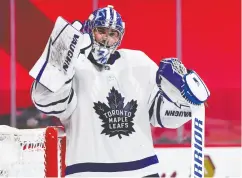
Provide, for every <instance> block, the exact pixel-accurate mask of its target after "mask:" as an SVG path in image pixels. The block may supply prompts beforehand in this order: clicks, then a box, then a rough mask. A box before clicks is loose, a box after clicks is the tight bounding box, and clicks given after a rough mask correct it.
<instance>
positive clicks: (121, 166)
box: [31, 49, 193, 177]
mask: <svg viewBox="0 0 242 178" xmlns="http://www.w3.org/2000/svg"><path fill="white" fill-rule="evenodd" d="M83 56H84V55H81V56H79V58H78V60H77V61H76V64H75V75H74V77H73V79H71V80H69V81H67V82H66V83H65V85H64V86H63V87H62V88H61V89H60V90H58V91H57V92H51V91H49V90H48V89H47V88H45V87H44V86H43V85H41V84H40V83H38V82H34V84H33V86H32V92H31V94H32V100H33V103H34V104H35V106H36V108H37V109H38V110H40V111H42V112H43V113H45V114H47V115H52V116H56V117H58V118H60V120H61V121H62V123H63V124H64V126H65V129H66V133H67V155H66V166H67V168H66V175H67V176H70V177H71V176H78V177H89V176H90V177H91V176H97V177H99V176H105V177H118V176H124V177H132V176H135V177H144V176H147V175H152V174H157V173H158V172H160V171H161V170H159V167H158V163H159V161H158V158H157V156H156V155H155V152H154V148H153V142H152V135H151V128H150V123H151V124H152V125H153V126H155V127H165V128H178V127H180V126H181V125H182V124H184V123H185V122H187V121H189V120H190V119H191V118H192V114H193V112H192V109H191V108H190V106H189V104H188V103H186V102H179V101H177V102H173V101H171V100H170V99H169V97H168V96H167V95H166V94H165V93H162V92H160V90H159V88H158V87H157V85H156V71H157V70H158V66H157V65H156V64H155V63H154V62H153V61H152V60H151V59H149V58H148V57H147V56H146V55H145V54H144V53H143V52H141V51H136V50H127V49H120V50H117V51H116V52H115V53H114V54H113V58H115V60H113V61H112V60H111V59H112V58H111V59H110V61H109V62H108V64H106V65H105V66H104V67H98V66H96V65H94V64H93V63H92V60H90V59H88V58H87V56H86V57H83Z"/></svg>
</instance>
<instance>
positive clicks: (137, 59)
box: [118, 49, 152, 65]
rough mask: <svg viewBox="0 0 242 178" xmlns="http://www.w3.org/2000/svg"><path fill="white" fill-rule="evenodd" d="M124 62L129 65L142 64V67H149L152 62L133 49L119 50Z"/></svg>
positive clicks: (143, 54) (142, 53) (141, 52)
mask: <svg viewBox="0 0 242 178" xmlns="http://www.w3.org/2000/svg"><path fill="white" fill-rule="evenodd" d="M118 52H119V54H120V56H121V58H122V60H125V61H126V62H128V63H129V64H131V65H132V64H135V65H137V64H140V65H148V64H149V63H150V62H152V60H151V59H150V58H149V57H148V56H147V55H146V54H145V53H144V52H143V51H140V50H132V49H119V50H118Z"/></svg>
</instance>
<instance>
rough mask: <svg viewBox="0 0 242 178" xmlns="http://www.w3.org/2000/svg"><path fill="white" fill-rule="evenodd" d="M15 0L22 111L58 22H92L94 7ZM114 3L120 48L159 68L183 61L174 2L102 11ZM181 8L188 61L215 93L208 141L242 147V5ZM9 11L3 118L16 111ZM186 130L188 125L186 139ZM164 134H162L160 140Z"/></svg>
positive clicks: (125, 3) (229, 0)
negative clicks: (167, 60)
mask: <svg viewBox="0 0 242 178" xmlns="http://www.w3.org/2000/svg"><path fill="white" fill-rule="evenodd" d="M15 2H16V55H17V56H16V57H17V66H16V72H17V83H16V86H17V106H18V107H29V106H31V105H32V103H31V100H30V95H29V88H30V85H31V82H32V79H31V78H30V77H29V75H28V71H29V70H30V68H31V67H32V66H33V64H34V62H35V61H36V60H37V59H38V57H39V56H40V54H41V53H42V50H43V49H44V46H45V44H46V42H47V39H48V36H49V34H50V32H51V30H52V27H53V24H54V21H55V19H56V17H57V16H60V15H61V16H63V17H64V18H66V19H67V20H69V21H72V20H77V19H78V20H85V19H86V18H88V16H89V14H90V13H91V12H92V9H93V4H92V1H80V0H68V1H66V0H48V1H46V0H19V1H15ZM108 4H112V5H114V7H115V9H116V10H118V11H119V12H120V14H121V15H122V17H123V20H124V21H125V22H126V33H125V36H124V40H123V42H122V45H121V47H123V48H131V49H139V50H142V51H144V52H145V53H146V54H147V55H148V56H149V57H150V58H152V59H153V60H154V61H155V62H157V63H158V62H159V61H160V60H161V59H162V58H164V57H171V56H172V57H174V56H176V1H175V0H132V1H131V0H115V1H114V0H99V1H98V6H99V7H104V6H106V5H108ZM181 5H182V14H181V19H182V27H181V31H182V61H183V63H184V64H185V66H187V67H188V68H192V69H194V70H195V71H197V72H198V73H199V75H200V76H201V77H202V78H203V79H204V81H205V82H206V83H207V85H208V87H209V89H210V91H211V97H210V99H209V101H208V104H209V107H208V108H207V113H206V117H207V125H206V127H207V133H206V136H207V138H208V142H209V143H214V144H216V143H226V144H229V143H240V134H241V130H240V124H241V120H240V118H241V103H240V99H241V74H240V71H241V56H240V49H241V46H240V39H241V36H240V35H241V34H240V31H241V19H240V17H241V16H240V7H241V5H240V0H212V1H211V0H203V1H194V0H182V4H181ZM9 11H10V10H9V1H8V0H5V1H0V81H1V83H0V101H1V108H0V114H6V113H9V112H10V92H9V91H10V81H11V80H10V22H9V19H10V16H9V13H10V12H9ZM186 130H187V131H189V123H188V124H186V127H185V133H184V134H186ZM165 131H166V130H162V131H161V130H157V131H155V132H154V135H156V134H157V135H159V134H160V132H165ZM167 132H170V131H167ZM221 134H222V136H221ZM171 135H172V134H171ZM172 136H173V135H172Z"/></svg>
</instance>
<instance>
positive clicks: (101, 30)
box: [94, 27, 120, 38]
mask: <svg viewBox="0 0 242 178" xmlns="http://www.w3.org/2000/svg"><path fill="white" fill-rule="evenodd" d="M94 32H95V33H99V34H100V35H107V36H110V37H114V38H119V37H120V33H119V32H118V31H117V30H115V29H110V28H106V27H97V28H95V29H94Z"/></svg>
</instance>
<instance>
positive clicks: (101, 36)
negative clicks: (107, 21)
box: [93, 27, 121, 48]
mask: <svg viewBox="0 0 242 178" xmlns="http://www.w3.org/2000/svg"><path fill="white" fill-rule="evenodd" d="M93 36H94V39H95V41H96V42H97V43H99V44H100V45H101V46H103V47H106V48H110V47H112V46H115V45H116V44H117V43H118V42H119V40H120V39H121V34H120V32H119V31H117V30H115V29H112V28H107V27H96V28H94V30H93Z"/></svg>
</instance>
